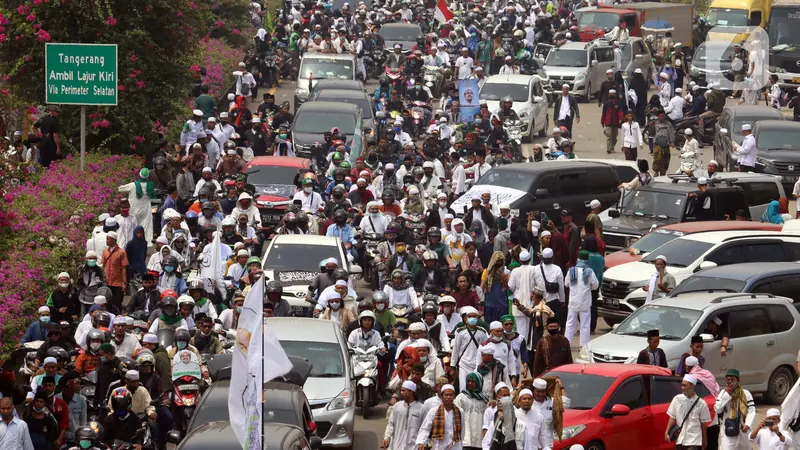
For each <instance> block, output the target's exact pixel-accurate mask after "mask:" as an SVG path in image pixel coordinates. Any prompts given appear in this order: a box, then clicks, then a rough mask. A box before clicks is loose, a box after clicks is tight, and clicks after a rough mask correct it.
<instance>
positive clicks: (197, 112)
mask: <svg viewBox="0 0 800 450" xmlns="http://www.w3.org/2000/svg"><path fill="white" fill-rule="evenodd" d="M192 115H193V116H198V117H203V111H201V110H199V109H195V110H193V111H192Z"/></svg>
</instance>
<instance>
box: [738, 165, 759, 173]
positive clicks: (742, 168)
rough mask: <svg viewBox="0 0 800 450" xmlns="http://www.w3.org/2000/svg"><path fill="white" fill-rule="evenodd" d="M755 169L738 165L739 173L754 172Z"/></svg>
mask: <svg viewBox="0 0 800 450" xmlns="http://www.w3.org/2000/svg"><path fill="white" fill-rule="evenodd" d="M755 171H756V168H755V167H754V166H745V165H741V164H740V165H739V172H755Z"/></svg>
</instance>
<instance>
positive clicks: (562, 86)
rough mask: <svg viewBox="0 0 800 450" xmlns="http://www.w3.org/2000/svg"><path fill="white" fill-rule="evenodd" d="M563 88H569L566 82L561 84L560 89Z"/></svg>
mask: <svg viewBox="0 0 800 450" xmlns="http://www.w3.org/2000/svg"><path fill="white" fill-rule="evenodd" d="M564 88H567V89H569V85H568V84H567V83H564V84H562V85H561V89H564Z"/></svg>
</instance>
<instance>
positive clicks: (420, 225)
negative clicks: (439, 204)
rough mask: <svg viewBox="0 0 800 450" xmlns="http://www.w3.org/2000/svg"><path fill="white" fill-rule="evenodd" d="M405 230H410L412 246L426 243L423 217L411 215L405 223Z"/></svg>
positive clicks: (421, 215)
mask: <svg viewBox="0 0 800 450" xmlns="http://www.w3.org/2000/svg"><path fill="white" fill-rule="evenodd" d="M406 228H408V229H409V230H411V232H412V234H413V239H414V242H413V244H414V245H417V244H422V243H424V242H425V241H426V239H427V237H426V235H425V215H423V214H411V215H409V217H408V220H407V221H406Z"/></svg>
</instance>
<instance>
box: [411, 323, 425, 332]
mask: <svg viewBox="0 0 800 450" xmlns="http://www.w3.org/2000/svg"><path fill="white" fill-rule="evenodd" d="M408 331H425V325H423V324H422V322H414V323H412V324H411V325H409V326H408Z"/></svg>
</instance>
